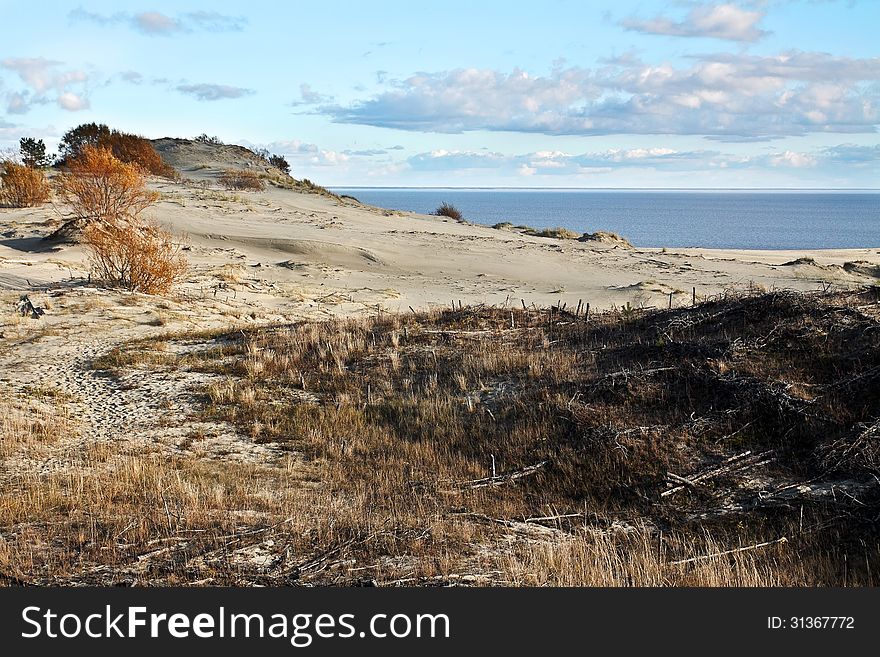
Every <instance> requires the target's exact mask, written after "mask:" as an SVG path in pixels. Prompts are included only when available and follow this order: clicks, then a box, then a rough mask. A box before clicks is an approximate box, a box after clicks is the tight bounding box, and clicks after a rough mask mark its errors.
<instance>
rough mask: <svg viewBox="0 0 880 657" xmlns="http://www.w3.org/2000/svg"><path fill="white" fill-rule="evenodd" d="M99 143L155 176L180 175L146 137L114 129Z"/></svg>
mask: <svg viewBox="0 0 880 657" xmlns="http://www.w3.org/2000/svg"><path fill="white" fill-rule="evenodd" d="M99 145H101V146H106V147H108V148H109V149H110V151H111V152H112V153H113V155H114V156H115V157H116V158H117V159H119V160H121V161H122V162H127V163H130V164H137V165H138V166H139V167H141V168H142V169H143V170H144V171H146V172H147V173H151V174H153V175H154V176H161V177H163V178H177V176H178V173H177V171H176V170H175V169H174V167H172V166H169V165H168V164H166V163H165V161H164V160H163V159H162V158H161V156H160V155H159V154H158V153H157V152H156V149H155V148H153V145H152V144H151V143H150V140H149V139H145V138H144V137H140V136H138V135H132V134H129V133H126V132H118V131H116V130H114V131H113V132H112V133H111V134H110V136H109V137H108V138H107V139H106V140H105V141H103V142H102V143H101V144H99Z"/></svg>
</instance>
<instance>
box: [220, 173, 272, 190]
mask: <svg viewBox="0 0 880 657" xmlns="http://www.w3.org/2000/svg"><path fill="white" fill-rule="evenodd" d="M220 184H222V185H223V186H225V187H226V188H227V189H236V190H244V191H252V192H259V191H262V190H263V189H265V188H266V184H265V183H264V182H263V179H262V178H260V176H259V175H258V174H256V173H254V172H253V171H239V170H237V169H227V170H226V171H224V172H223V173H222V174H220Z"/></svg>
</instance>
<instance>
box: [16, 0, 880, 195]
mask: <svg viewBox="0 0 880 657" xmlns="http://www.w3.org/2000/svg"><path fill="white" fill-rule="evenodd" d="M0 24H2V25H3V26H4V27H3V30H2V34H3V36H2V39H0V150H4V149H16V148H17V144H18V140H19V138H20V137H22V136H33V137H37V138H42V139H44V140H45V142H46V143H47V145H48V146H49V147H50V148H51V149H54V148H56V147H57V143H58V140H59V138H60V137H61V135H63V133H64V132H65V131H66V130H68V129H69V128H71V127H74V126H76V125H79V124H81V123H86V122H91V121H96V122H101V123H107V124H108V125H110V126H111V127H114V128H118V129H121V130H125V131H128V132H135V133H138V134H142V135H144V136H146V137H150V138H156V137H164V136H173V137H188V138H192V137H195V136H196V135H199V134H202V133H207V134H209V135H213V136H217V137H219V138H220V139H221V140H223V141H225V142H228V143H239V144H244V145H247V146H250V147H265V148H267V149H269V150H270V151H271V152H273V153H279V154H282V155H284V156H285V157H287V159H288V161H289V162H290V164H291V166H292V173H293V175H294V176H296V177H299V178H309V179H311V180H313V181H315V182H317V183H319V184H322V185H325V186H336V187H339V186H444V187H491V186H504V187H581V188H597V187H623V188H667V187H669V188H691V187H693V188H871V189H874V188H878V187H880V135H878V132H877V129H878V125H880V56H878V55H880V46H878V42H877V39H878V34H880V33H878V26H880V0H755V1H730V2H700V1H687V0H684V1H682V0H676V1H658V0H615V1H614V2H606V1H595V2H588V1H585V0H576V1H569V0H543V1H542V2H511V0H506V1H503V2H496V1H493V0H484V1H475V0H467V1H459V0H444V1H443V2H436V1H435V2H426V1H420V0H409V1H406V2H403V1H400V2H398V1H393V0H387V1H385V0H371V2H354V1H352V2H338V1H334V0H324V1H322V2H299V1H291V2H267V1H262V0H250V1H249V2H241V1H240V0H237V1H227V0H211V1H210V2H207V1H201V0H182V1H181V0H176V1H175V2H165V1H162V0H132V1H119V0H116V1H112V2H111V1H104V0H82V2H54V1H52V0H40V1H39V2H30V3H22V2H21V1H20V0H17V1H16V2H9V1H8V0H0Z"/></svg>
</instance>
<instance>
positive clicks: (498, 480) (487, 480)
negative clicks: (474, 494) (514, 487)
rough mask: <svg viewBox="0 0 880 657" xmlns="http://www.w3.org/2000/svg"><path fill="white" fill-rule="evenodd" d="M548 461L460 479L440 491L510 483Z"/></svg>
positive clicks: (532, 472) (530, 473)
mask: <svg viewBox="0 0 880 657" xmlns="http://www.w3.org/2000/svg"><path fill="white" fill-rule="evenodd" d="M549 462H550V461H549V460H545V461H541V462H540V463H535V464H534V465H529V466H526V467H524V468H522V469H520V470H513V471H512V472H504V473H501V474H499V475H495V476H494V477H483V478H482V479H472V480H471V481H462V482H457V483H455V484H453V486H454V487H455V488H454V489H452V490H445V491H441V492H444V493H460V492H462V491H465V490H474V489H475V488H485V487H486V486H501V485H502V484H507V483H510V482H511V481H515V480H517V479H521V478H523V477H528V476H529V475H532V474H535V473H536V472H538V470H540V469H541V468H543V467H544V466H545V465H547V464H548V463H549Z"/></svg>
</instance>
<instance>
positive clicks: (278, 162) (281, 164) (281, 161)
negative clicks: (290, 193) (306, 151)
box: [269, 155, 290, 175]
mask: <svg viewBox="0 0 880 657" xmlns="http://www.w3.org/2000/svg"><path fill="white" fill-rule="evenodd" d="M269 164H271V165H272V166H273V167H275V168H276V169H278V170H279V171H281V173H286V174H287V175H290V163H289V162H288V161H287V158H286V157H284V156H283V155H272V156H271V157H270V158H269Z"/></svg>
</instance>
